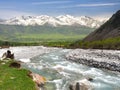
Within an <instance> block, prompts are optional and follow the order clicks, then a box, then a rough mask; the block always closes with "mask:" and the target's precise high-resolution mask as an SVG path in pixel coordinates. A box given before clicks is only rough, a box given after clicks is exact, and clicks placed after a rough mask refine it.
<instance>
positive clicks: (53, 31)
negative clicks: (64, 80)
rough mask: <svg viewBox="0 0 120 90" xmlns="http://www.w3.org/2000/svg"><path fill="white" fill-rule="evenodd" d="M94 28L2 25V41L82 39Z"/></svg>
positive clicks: (0, 37) (0, 38)
mask: <svg viewBox="0 0 120 90" xmlns="http://www.w3.org/2000/svg"><path fill="white" fill-rule="evenodd" d="M93 30H94V28H89V27H85V26H59V27H52V26H48V25H43V26H39V25H36V26H23V25H3V24H1V25H0V40H1V41H14V42H16V41H17V42H43V41H59V40H60V41H62V40H70V41H71V40H77V39H82V38H84V37H85V36H86V35H88V34H89V33H90V32H92V31H93Z"/></svg>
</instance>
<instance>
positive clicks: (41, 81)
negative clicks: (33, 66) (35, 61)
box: [28, 72, 46, 87]
mask: <svg viewBox="0 0 120 90" xmlns="http://www.w3.org/2000/svg"><path fill="white" fill-rule="evenodd" d="M28 76H30V77H31V78H32V79H33V81H34V82H35V83H36V84H37V85H38V86H39V87H42V86H43V85H44V84H45V82H46V78H45V77H43V76H41V75H39V74H36V73H32V72H29V74H28Z"/></svg>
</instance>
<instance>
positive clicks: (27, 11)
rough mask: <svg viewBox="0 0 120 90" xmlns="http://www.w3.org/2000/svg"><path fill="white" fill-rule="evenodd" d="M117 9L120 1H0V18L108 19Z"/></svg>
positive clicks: (119, 7) (119, 6)
mask: <svg viewBox="0 0 120 90" xmlns="http://www.w3.org/2000/svg"><path fill="white" fill-rule="evenodd" d="M119 9H120V0H0V18H11V17H15V16H21V15H50V16H58V15H65V14H70V15H73V16H82V15H85V16H90V17H96V18H108V17H110V16H111V15H112V14H113V13H115V12H116V11H117V10H119Z"/></svg>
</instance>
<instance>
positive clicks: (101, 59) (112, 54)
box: [66, 49, 120, 72]
mask: <svg viewBox="0 0 120 90" xmlns="http://www.w3.org/2000/svg"><path fill="white" fill-rule="evenodd" d="M66 58H67V60H72V61H74V62H77V63H80V64H84V65H88V66H93V67H97V68H105V69H109V70H112V71H118V72H120V51H117V50H93V49H87V50H85V49H75V50H72V51H70V52H69V53H68V54H67V55H66Z"/></svg>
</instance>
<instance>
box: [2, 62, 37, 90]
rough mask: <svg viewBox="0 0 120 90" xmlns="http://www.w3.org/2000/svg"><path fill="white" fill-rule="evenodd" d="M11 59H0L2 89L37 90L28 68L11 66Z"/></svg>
mask: <svg viewBox="0 0 120 90" xmlns="http://www.w3.org/2000/svg"><path fill="white" fill-rule="evenodd" d="M11 62H12V61H9V62H7V63H5V64H4V62H2V61H0V90H36V87H35V83H34V82H33V81H32V79H31V78H29V77H28V76H27V74H28V70H25V69H17V68H10V67H9V64H10V63H11Z"/></svg>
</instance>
